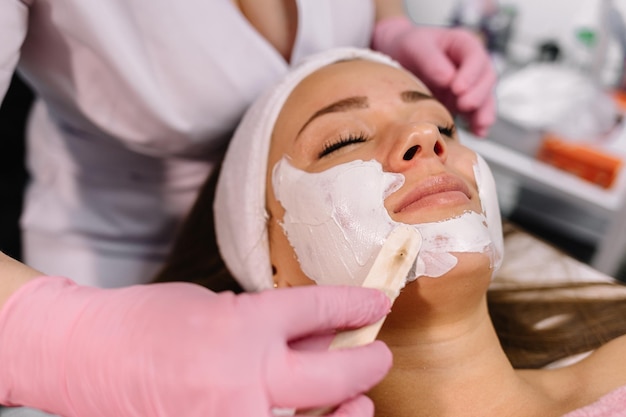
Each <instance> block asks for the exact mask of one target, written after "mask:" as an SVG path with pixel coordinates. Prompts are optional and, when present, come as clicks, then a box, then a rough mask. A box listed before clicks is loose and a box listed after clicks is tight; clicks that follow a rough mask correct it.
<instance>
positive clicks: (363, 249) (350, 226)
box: [272, 158, 502, 286]
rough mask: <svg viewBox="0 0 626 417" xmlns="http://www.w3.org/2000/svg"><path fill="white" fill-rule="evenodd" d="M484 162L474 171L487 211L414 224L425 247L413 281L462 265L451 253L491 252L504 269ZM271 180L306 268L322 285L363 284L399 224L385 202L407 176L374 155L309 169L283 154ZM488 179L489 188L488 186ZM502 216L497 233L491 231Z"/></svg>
mask: <svg viewBox="0 0 626 417" xmlns="http://www.w3.org/2000/svg"><path fill="white" fill-rule="evenodd" d="M481 161H482V160H481V159H480V158H479V160H478V163H477V164H476V166H475V169H474V171H475V175H476V179H477V183H478V185H479V190H480V197H481V200H482V201H483V211H484V213H485V215H483V214H478V213H475V212H471V211H468V212H466V213H464V214H462V215H460V216H458V217H454V218H450V219H447V220H444V221H441V222H432V223H422V224H417V225H414V227H415V228H416V229H418V231H419V232H420V234H421V235H422V248H421V250H420V254H419V255H418V257H417V259H416V261H415V263H414V266H413V270H412V272H411V273H410V274H409V279H416V278H417V277H419V276H429V277H438V276H441V275H443V274H445V273H446V272H448V271H450V270H451V269H452V268H454V266H455V265H456V263H457V259H456V257H455V256H454V255H452V253H451V252H482V253H485V252H486V253H488V254H489V255H490V257H491V265H492V267H494V269H495V268H496V267H497V266H499V263H500V259H501V252H502V249H501V246H502V245H501V241H502V231H501V224H500V223H499V222H500V215H499V210H498V206H497V199H496V198H495V185H492V184H491V183H493V179H492V178H491V174H490V171H489V169H488V167H487V166H486V164H484V161H482V163H483V164H484V166H482V165H481ZM489 179H490V180H491V183H490V182H489V181H487V180H489ZM272 182H273V187H274V193H275V195H276V198H277V199H278V201H279V202H280V203H281V205H282V206H283V208H284V209H285V215H284V218H283V222H282V227H283V229H284V231H285V234H286V235H287V239H288V240H289V243H290V244H291V246H292V247H293V248H294V250H295V252H296V256H297V258H298V261H299V262H300V266H301V268H302V271H303V272H304V273H305V274H306V275H307V276H308V277H309V278H311V279H313V280H314V281H315V282H316V283H317V284H318V285H356V286H360V285H361V284H362V283H363V281H364V280H365V277H366V276H367V273H368V271H369V270H370V268H371V266H372V264H373V262H374V259H375V257H376V255H377V254H378V252H379V251H380V249H381V247H382V245H383V243H384V241H385V239H386V237H387V236H388V235H389V233H391V231H392V230H393V229H394V228H395V227H396V226H397V225H398V224H399V223H398V222H395V221H394V220H392V219H391V217H390V216H389V213H388V212H387V209H386V208H385V206H384V200H385V198H387V196H389V195H390V194H391V193H393V192H394V191H396V190H398V189H399V188H400V187H401V186H402V184H404V176H403V175H402V174H397V173H390V172H384V171H383V169H382V166H381V164H380V163H379V162H378V161H375V160H372V161H360V160H357V161H352V162H349V163H345V164H341V165H338V166H335V167H333V168H331V169H328V170H326V171H323V172H319V173H308V172H305V171H302V170H299V169H297V168H295V167H293V166H292V165H291V164H290V163H289V162H288V160H287V159H285V158H283V159H281V160H280V161H279V162H278V163H277V164H276V165H275V166H274V170H273V173H272ZM483 182H484V183H487V185H488V187H487V189H486V190H484V191H483V189H482V188H481V185H482V183H483ZM494 201H495V203H494ZM485 202H487V204H485ZM496 215H497V222H498V223H497V230H491V222H495V221H496V218H495V216H496ZM490 216H491V217H490ZM488 225H489V227H488ZM498 242H500V244H499V243H498Z"/></svg>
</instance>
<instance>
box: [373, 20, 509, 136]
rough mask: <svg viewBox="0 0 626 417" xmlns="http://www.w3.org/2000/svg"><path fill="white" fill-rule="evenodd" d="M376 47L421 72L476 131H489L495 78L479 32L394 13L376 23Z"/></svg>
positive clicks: (447, 104) (374, 38) (432, 87)
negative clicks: (416, 21)
mask: <svg viewBox="0 0 626 417" xmlns="http://www.w3.org/2000/svg"><path fill="white" fill-rule="evenodd" d="M372 48H373V49H375V50H377V51H380V52H383V53H385V54H387V55H389V56H391V57H392V58H394V59H395V60H396V61H398V62H399V63H400V64H402V66H404V67H405V68H407V69H408V70H409V71H411V72H413V73H414V74H415V75H417V77H419V78H420V79H421V80H422V81H423V82H424V83H425V84H426V86H427V87H428V88H429V89H430V90H431V91H432V93H433V94H434V95H435V97H436V98H438V99H439V100H440V101H441V102H442V103H443V104H444V105H445V106H446V107H447V108H448V109H449V110H450V111H451V112H452V113H453V114H457V113H458V114H461V115H463V116H464V117H465V119H466V120H467V121H468V122H469V125H470V129H471V130H472V131H473V132H474V133H475V134H477V135H479V136H485V135H486V134H487V132H488V130H489V127H490V126H491V125H492V124H493V122H494V121H495V118H496V106H495V96H494V88H495V84H496V80H497V76H496V71H495V68H494V67H493V64H492V62H491V59H490V57H489V54H488V52H487V50H486V48H485V47H484V45H483V44H482V43H481V41H480V40H479V39H478V37H477V36H476V35H475V34H473V33H471V32H469V31H467V30H464V29H451V28H441V27H433V26H417V25H415V24H414V23H413V22H411V21H410V20H409V19H408V18H407V17H405V16H394V17H390V18H387V19H383V20H381V21H379V22H378V23H377V24H376V26H375V29H374V34H373V37H372Z"/></svg>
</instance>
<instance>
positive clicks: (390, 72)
mask: <svg viewBox="0 0 626 417" xmlns="http://www.w3.org/2000/svg"><path fill="white" fill-rule="evenodd" d="M283 159H286V160H287V161H288V162H289V165H291V166H293V167H294V168H296V169H297V170H301V171H304V172H306V173H322V172H330V171H329V170H331V169H333V168H335V169H341V167H343V166H346V164H347V163H350V162H352V161H377V162H378V163H379V164H380V166H381V167H382V171H383V172H385V173H391V174H401V176H399V177H403V178H404V180H403V181H400V182H399V183H395V185H393V188H390V189H389V190H387V194H388V195H387V194H386V195H385V198H384V208H385V209H386V211H387V213H388V215H389V217H390V218H391V219H392V220H393V221H394V222H399V223H406V224H421V223H426V222H440V221H442V220H446V219H450V218H454V217H458V216H461V215H463V214H464V213H468V212H474V213H481V214H482V207H481V201H480V199H479V195H478V187H477V185H476V180H475V171H474V169H475V166H476V155H475V153H474V152H473V151H471V150H470V149H468V148H466V147H465V146H463V145H461V144H460V143H459V141H458V137H457V134H456V129H455V125H454V121H453V118H452V116H451V115H450V114H449V112H448V111H447V110H446V109H445V108H444V107H443V105H442V104H441V103H439V102H438V101H437V100H435V99H434V98H433V97H432V96H431V95H430V92H429V91H428V90H427V89H426V87H425V86H424V85H423V84H422V83H421V82H419V81H418V80H417V79H416V78H414V77H413V76H412V75H410V74H409V73H407V72H405V71H404V70H401V69H397V68H393V67H390V66H388V65H384V64H380V63H375V62H371V61H364V60H353V61H346V62H340V63H336V64H332V65H329V66H327V67H324V68H322V69H320V70H318V71H317V72H315V73H313V74H312V75H310V76H309V77H307V78H306V79H304V80H303V81H302V82H301V83H300V84H299V85H298V87H296V88H295V89H294V90H293V92H292V93H291V95H290V96H289V98H288V99H287V101H286V103H285V105H284V107H283V109H282V111H281V113H280V115H279V117H278V120H277V122H276V124H275V127H274V133H273V137H272V144H271V148H270V154H269V159H268V167H269V169H268V174H267V175H268V180H267V190H268V192H267V208H268V212H269V213H270V216H271V219H270V224H269V232H270V245H271V257H272V262H273V264H274V265H275V266H276V268H277V270H280V271H279V272H284V273H283V274H281V276H283V275H284V276H286V277H287V278H286V279H287V280H288V282H278V284H279V285H298V284H305V283H310V280H308V279H307V278H306V276H305V275H304V274H303V273H302V272H301V271H300V268H299V265H298V261H297V260H296V257H295V255H294V252H293V249H292V247H291V245H290V244H289V242H288V241H287V239H286V237H285V233H284V230H283V228H282V227H281V224H282V222H283V217H284V215H285V209H284V208H283V206H282V205H281V203H280V202H279V201H278V200H277V198H276V196H275V192H274V188H273V181H272V170H273V169H274V167H275V165H276V164H277V163H278V162H279V161H281V160H283Z"/></svg>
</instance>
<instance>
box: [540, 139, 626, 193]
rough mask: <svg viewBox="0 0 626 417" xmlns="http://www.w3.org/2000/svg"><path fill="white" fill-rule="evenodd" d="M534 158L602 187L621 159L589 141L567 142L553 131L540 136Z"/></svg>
mask: <svg viewBox="0 0 626 417" xmlns="http://www.w3.org/2000/svg"><path fill="white" fill-rule="evenodd" d="M537 159H539V160H540V161H543V162H545V163H547V164H549V165H552V166H555V167H557V168H559V169H562V170H563V171H567V172H570V173H572V174H574V175H576V176H578V177H580V178H583V179H585V180H587V181H590V182H592V183H594V184H597V185H599V186H600V187H603V188H610V187H611V185H613V182H614V181H615V178H616V177H617V174H618V173H619V170H620V168H621V167H622V163H623V161H622V159H621V158H619V157H617V156H615V155H612V154H609V153H608V152H606V151H603V150H601V149H598V148H597V147H594V146H592V145H589V144H585V143H580V142H571V141H568V140H565V139H563V138H561V137H559V136H557V135H555V134H552V133H547V134H545V135H544V136H543V138H542V141H541V146H540V147H539V151H538V153H537Z"/></svg>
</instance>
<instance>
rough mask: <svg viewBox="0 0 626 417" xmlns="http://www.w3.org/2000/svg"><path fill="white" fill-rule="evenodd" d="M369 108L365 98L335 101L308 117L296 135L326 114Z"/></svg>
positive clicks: (358, 97)
mask: <svg viewBox="0 0 626 417" xmlns="http://www.w3.org/2000/svg"><path fill="white" fill-rule="evenodd" d="M368 107H369V103H368V101H367V97H365V96H356V97H348V98H344V99H342V100H339V101H335V102H334V103H331V104H329V105H328V106H326V107H323V108H321V109H319V110H318V111H316V112H315V113H314V114H313V116H311V117H309V120H307V121H306V123H305V124H304V125H303V126H302V128H300V131H299V132H298V135H300V133H302V131H303V130H304V129H305V128H306V127H307V126H308V125H309V123H311V122H312V121H313V120H315V119H317V118H318V117H320V116H323V115H325V114H328V113H336V112H343V111H348V110H354V109H366V108H368Z"/></svg>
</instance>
